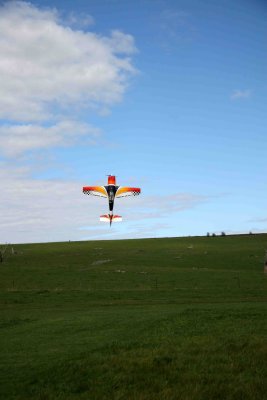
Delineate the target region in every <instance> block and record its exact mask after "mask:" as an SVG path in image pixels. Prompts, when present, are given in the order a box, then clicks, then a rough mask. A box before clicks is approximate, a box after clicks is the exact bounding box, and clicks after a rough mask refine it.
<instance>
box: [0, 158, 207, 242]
mask: <svg viewBox="0 0 267 400" xmlns="http://www.w3.org/2000/svg"><path fill="white" fill-rule="evenodd" d="M0 167H1V168H0V182H1V202H0V214H1V220H0V243H5V242H10V243H21V242H42V241H64V240H81V239H82V238H84V236H85V234H84V229H85V230H86V237H87V238H94V239H96V238H101V237H107V238H110V239H112V238H113V239H114V238H125V237H140V236H151V237H153V236H155V235H157V236H159V235H160V232H161V230H162V229H163V230H166V229H165V228H166V222H167V223H169V222H171V221H172V220H173V218H174V216H175V214H176V213H177V212H180V211H182V210H185V209H190V208H192V207H194V206H196V205H197V204H199V203H201V202H203V197H201V196H196V195H192V194H174V195H168V196H160V198H158V199H155V197H153V196H145V195H143V194H142V195H141V196H140V197H139V198H138V197H134V198H131V197H129V198H125V199H117V200H116V202H115V209H114V212H115V213H118V214H120V215H122V216H123V221H124V222H123V223H122V224H117V225H115V224H114V227H112V230H110V228H109V225H108V224H101V223H100V222H99V216H100V215H101V214H103V213H106V212H107V211H108V202H107V200H106V199H102V198H97V197H93V196H85V195H84V194H83V193H82V186H83V185H86V184H88V182H74V181H71V180H69V181H60V180H38V179H32V178H31V177H30V172H31V171H30V170H29V169H27V168H15V167H10V165H8V166H7V165H5V164H4V163H2V164H0ZM7 167H8V168H7ZM90 183H92V184H94V183H95V182H90ZM159 219H160V221H159ZM155 220H156V222H155ZM133 224H134V225H133ZM136 224H138V225H136ZM155 224H156V225H155ZM120 225H121V226H120ZM155 226H157V227H158V228H157V232H156V231H155ZM84 227H87V228H90V229H89V230H87V228H84Z"/></svg>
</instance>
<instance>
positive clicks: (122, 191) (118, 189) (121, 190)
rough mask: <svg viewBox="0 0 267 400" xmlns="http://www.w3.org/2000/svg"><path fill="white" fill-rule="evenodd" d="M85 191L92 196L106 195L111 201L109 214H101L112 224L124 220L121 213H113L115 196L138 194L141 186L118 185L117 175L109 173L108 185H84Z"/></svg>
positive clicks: (102, 219) (101, 218)
mask: <svg viewBox="0 0 267 400" xmlns="http://www.w3.org/2000/svg"><path fill="white" fill-rule="evenodd" d="M83 193H84V194H89V195H92V196H99V197H106V198H108V203H109V214H105V215H100V221H102V222H109V224H110V226H111V224H112V222H120V221H122V217H121V216H120V215H113V206H114V200H115V198H119V197H126V196H138V195H139V194H140V193H141V189H140V188H133V187H125V186H116V177H115V176H114V175H108V184H107V186H84V187H83Z"/></svg>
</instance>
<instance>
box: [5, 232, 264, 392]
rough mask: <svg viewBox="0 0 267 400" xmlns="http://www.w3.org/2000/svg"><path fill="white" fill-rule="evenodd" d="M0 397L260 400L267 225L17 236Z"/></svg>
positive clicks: (8, 273)
mask: <svg viewBox="0 0 267 400" xmlns="http://www.w3.org/2000/svg"><path fill="white" fill-rule="evenodd" d="M13 248H14V254H10V256H9V257H8V258H7V259H5V260H4V262H3V263H1V264H0V266H1V280H0V299H1V321H0V322H1V325H0V327H1V329H0V341H1V348H2V350H1V354H0V360H1V361H0V376H1V378H0V379H1V384H0V393H1V398H3V399H40V400H41V399H101V400H103V399H187V400H192V399H197V400H207V399H216V400H217V399H241V398H242V399H261V400H262V399H263V398H264V396H266V392H267V380H266V376H267V361H266V360H267V340H266V339H267V319H266V315H267V307H266V301H267V292H266V291H267V277H266V276H265V275H264V273H263V263H264V254H265V250H266V248H267V234H261V235H240V236H224V237H209V238H208V237H192V238H170V239H168V238H166V239H143V240H124V241H94V242H69V243H51V244H32V245H30V244H25V245H15V246H13Z"/></svg>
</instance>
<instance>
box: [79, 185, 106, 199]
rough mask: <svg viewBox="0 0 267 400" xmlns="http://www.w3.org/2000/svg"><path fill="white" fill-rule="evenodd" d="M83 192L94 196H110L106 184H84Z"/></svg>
mask: <svg viewBox="0 0 267 400" xmlns="http://www.w3.org/2000/svg"><path fill="white" fill-rule="evenodd" d="M83 193H84V194H90V195H92V196H99V197H108V194H107V191H106V188H105V186H84V187H83Z"/></svg>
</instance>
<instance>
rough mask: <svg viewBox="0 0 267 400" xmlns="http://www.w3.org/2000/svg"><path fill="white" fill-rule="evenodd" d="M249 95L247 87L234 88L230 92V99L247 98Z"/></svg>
mask: <svg viewBox="0 0 267 400" xmlns="http://www.w3.org/2000/svg"><path fill="white" fill-rule="evenodd" d="M250 96H251V91H250V90H249V89H246V90H238V89H237V90H234V91H233V93H232V94H231V99H232V100H238V99H248V98H249V97H250Z"/></svg>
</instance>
